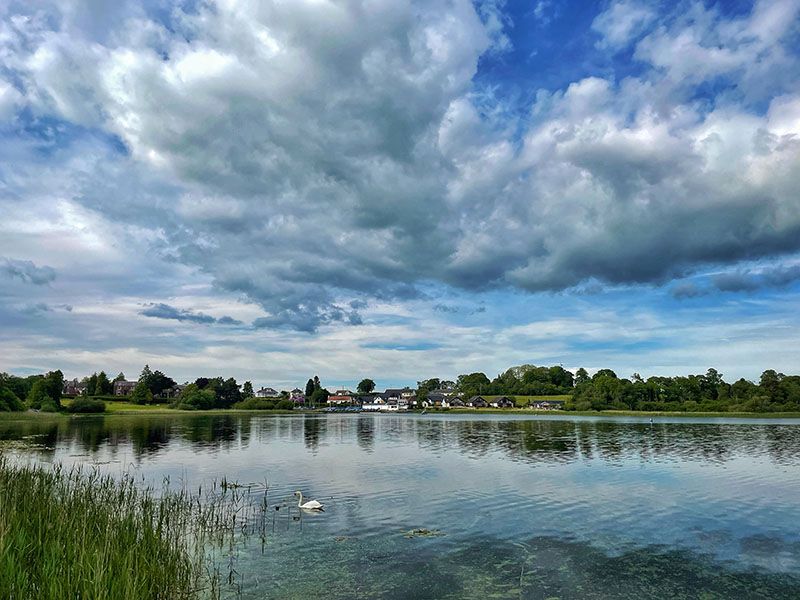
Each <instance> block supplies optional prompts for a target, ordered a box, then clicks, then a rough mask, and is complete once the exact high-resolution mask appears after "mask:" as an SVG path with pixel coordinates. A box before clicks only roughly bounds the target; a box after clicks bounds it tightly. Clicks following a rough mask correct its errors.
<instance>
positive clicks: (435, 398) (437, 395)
mask: <svg viewBox="0 0 800 600" xmlns="http://www.w3.org/2000/svg"><path fill="white" fill-rule="evenodd" d="M448 398H449V396H448V395H447V394H443V393H442V392H428V398H427V402H428V404H427V406H444V403H445V402H447V400H448Z"/></svg>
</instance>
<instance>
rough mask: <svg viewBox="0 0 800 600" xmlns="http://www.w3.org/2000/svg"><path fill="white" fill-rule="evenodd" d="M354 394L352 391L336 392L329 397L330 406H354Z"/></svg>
mask: <svg viewBox="0 0 800 600" xmlns="http://www.w3.org/2000/svg"><path fill="white" fill-rule="evenodd" d="M353 400H354V398H353V392H351V391H350V390H336V391H335V392H334V393H333V394H331V395H330V396H328V404H330V405H332V406H333V405H337V404H353Z"/></svg>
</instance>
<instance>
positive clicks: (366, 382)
mask: <svg viewBox="0 0 800 600" xmlns="http://www.w3.org/2000/svg"><path fill="white" fill-rule="evenodd" d="M374 389H375V382H374V381H372V379H362V380H361V381H360V382H359V384H358V393H359V394H369V393H370V392H371V391H372V390H374Z"/></svg>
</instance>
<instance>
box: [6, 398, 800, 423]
mask: <svg viewBox="0 0 800 600" xmlns="http://www.w3.org/2000/svg"><path fill="white" fill-rule="evenodd" d="M536 398H537V399H538V398H544V396H536ZM61 402H62V404H63V405H64V406H69V403H70V402H71V400H69V399H63V400H62V401H61ZM298 412H299V411H292V410H276V409H272V410H243V409H237V408H215V409H210V410H179V409H176V408H171V407H169V406H168V405H165V404H133V403H130V402H123V401H116V400H115V401H107V402H106V410H105V413H98V414H70V413H46V412H33V411H27V412H0V421H14V420H30V419H42V420H45V419H70V418H72V419H81V418H87V417H88V418H97V417H102V416H105V417H125V416H134V415H152V416H158V415H180V416H186V417H190V416H199V415H248V414H251V415H254V414H257V415H289V414H295V415H296V414H298ZM420 412H421V410H416V411H410V412H408V413H396V412H393V413H391V414H393V415H397V414H409V415H413V414H420ZM425 412H427V413H428V414H464V415H475V414H503V415H540V416H552V417H556V416H560V417H570V416H573V417H576V416H577V417H686V418H692V417H706V418H722V417H726V418H736V419H800V412H774V413H770V412H721V411H720V412H709V411H697V412H688V411H643V410H603V411H595V410H586V411H574V410H572V411H567V410H537V409H532V408H446V409H441V408H428V409H426V411H425ZM308 413H313V414H317V413H322V414H326V413H324V412H323V411H322V409H317V410H313V411H312V410H305V411H301V412H299V414H308ZM337 414H341V413H337ZM359 414H360V413H359ZM369 414H376V413H369ZM377 414H380V413H377Z"/></svg>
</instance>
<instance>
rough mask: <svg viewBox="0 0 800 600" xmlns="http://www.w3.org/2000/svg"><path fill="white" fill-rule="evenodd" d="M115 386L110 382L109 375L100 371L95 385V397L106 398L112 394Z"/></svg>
mask: <svg viewBox="0 0 800 600" xmlns="http://www.w3.org/2000/svg"><path fill="white" fill-rule="evenodd" d="M112 388H113V386H112V384H111V382H110V381H109V380H108V375H106V372H105V371H100V372H99V373H98V374H97V382H96V383H95V388H94V389H95V392H94V393H95V395H97V396H104V395H106V394H110V393H111V390H112Z"/></svg>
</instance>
